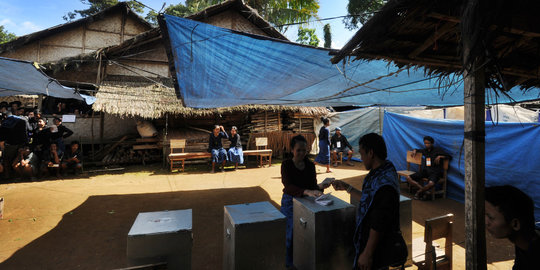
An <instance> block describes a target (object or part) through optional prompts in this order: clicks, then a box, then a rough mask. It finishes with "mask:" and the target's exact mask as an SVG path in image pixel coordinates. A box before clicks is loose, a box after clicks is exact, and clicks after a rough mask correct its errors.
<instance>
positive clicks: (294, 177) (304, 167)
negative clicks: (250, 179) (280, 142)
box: [281, 135, 329, 268]
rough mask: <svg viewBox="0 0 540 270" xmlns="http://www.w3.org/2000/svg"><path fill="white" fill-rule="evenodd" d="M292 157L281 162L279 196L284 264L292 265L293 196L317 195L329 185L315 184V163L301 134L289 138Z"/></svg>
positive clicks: (289, 266) (288, 266)
mask: <svg viewBox="0 0 540 270" xmlns="http://www.w3.org/2000/svg"><path fill="white" fill-rule="evenodd" d="M291 149H292V152H293V158H292V159H289V160H286V161H284V162H283V163H282V164H281V182H282V183H283V196H282V197H281V213H283V214H284V215H285V216H286V217H287V234H286V248H287V253H286V266H287V268H292V267H293V243H292V239H293V197H302V196H310V197H318V196H321V195H322V194H323V192H322V190H324V189H325V188H327V187H328V186H329V185H323V184H322V183H321V184H317V173H316V171H315V164H314V163H313V162H311V161H310V160H309V159H308V158H307V156H306V154H307V140H306V138H304V136H302V135H297V136H294V137H293V138H292V139H291Z"/></svg>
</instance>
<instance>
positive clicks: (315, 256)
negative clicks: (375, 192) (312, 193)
mask: <svg viewBox="0 0 540 270" xmlns="http://www.w3.org/2000/svg"><path fill="white" fill-rule="evenodd" d="M329 199H331V200H332V201H333V203H332V204H331V205H327V206H322V205H319V204H317V203H316V202H315V199H314V198H312V197H304V198H294V202H293V213H294V214H293V219H294V220H293V224H294V227H293V264H294V266H295V267H296V268H298V269H299V270H304V269H352V262H353V259H354V245H353V234H354V225H355V212H356V209H355V207H354V206H353V205H351V204H348V203H346V202H344V201H342V200H340V199H338V198H336V197H334V196H332V195H330V196H329Z"/></svg>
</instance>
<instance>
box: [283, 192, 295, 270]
mask: <svg viewBox="0 0 540 270" xmlns="http://www.w3.org/2000/svg"><path fill="white" fill-rule="evenodd" d="M281 213H282V214H283V215H285V217H287V231H286V236H285V247H286V249H287V253H286V254H285V265H286V266H287V267H290V266H293V196H291V195H289V194H285V193H283V196H282V197H281Z"/></svg>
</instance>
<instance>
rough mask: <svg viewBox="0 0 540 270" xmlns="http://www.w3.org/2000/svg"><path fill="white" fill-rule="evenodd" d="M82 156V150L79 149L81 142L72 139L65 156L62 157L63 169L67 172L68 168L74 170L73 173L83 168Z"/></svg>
mask: <svg viewBox="0 0 540 270" xmlns="http://www.w3.org/2000/svg"><path fill="white" fill-rule="evenodd" d="M81 160H82V156H81V150H80V149H79V142H78V141H72V142H71V146H70V147H69V148H68V149H67V150H66V152H65V153H64V158H63V159H62V171H63V173H66V172H67V170H68V169H70V170H73V173H75V174H77V173H79V172H80V171H81V169H82V164H81Z"/></svg>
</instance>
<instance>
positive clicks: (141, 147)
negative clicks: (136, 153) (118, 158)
mask: <svg viewBox="0 0 540 270" xmlns="http://www.w3.org/2000/svg"><path fill="white" fill-rule="evenodd" d="M148 149H159V146H158V145H157V144H141V145H134V146H133V150H148Z"/></svg>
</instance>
